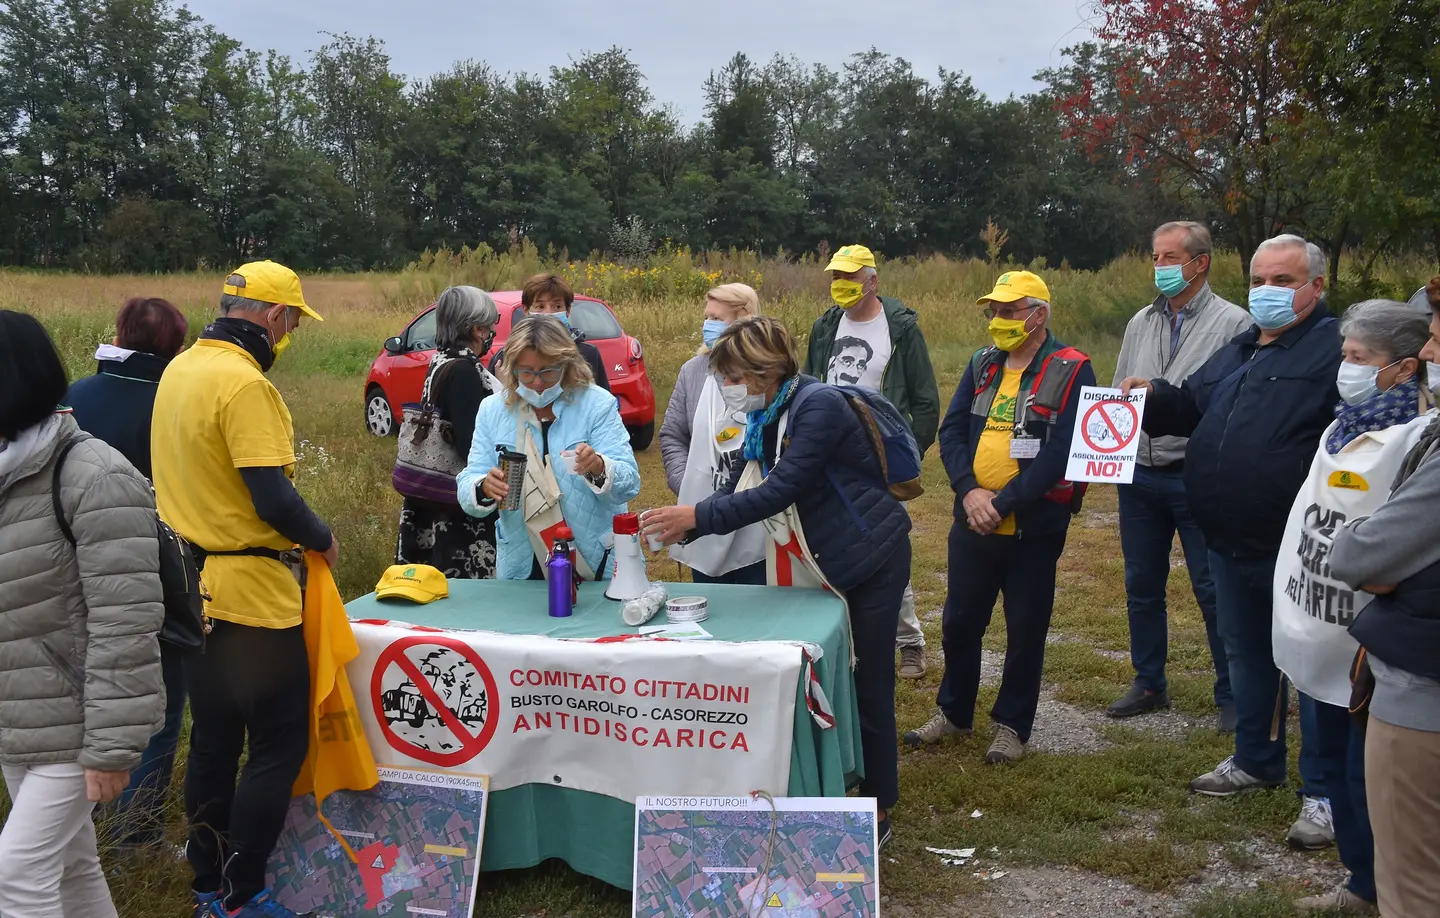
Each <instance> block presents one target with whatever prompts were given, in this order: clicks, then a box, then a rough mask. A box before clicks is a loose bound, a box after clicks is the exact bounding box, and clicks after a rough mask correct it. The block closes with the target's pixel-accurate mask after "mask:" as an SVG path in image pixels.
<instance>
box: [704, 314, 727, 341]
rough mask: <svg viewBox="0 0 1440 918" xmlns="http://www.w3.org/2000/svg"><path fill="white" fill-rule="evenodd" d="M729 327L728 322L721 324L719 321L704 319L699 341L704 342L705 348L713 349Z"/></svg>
mask: <svg viewBox="0 0 1440 918" xmlns="http://www.w3.org/2000/svg"><path fill="white" fill-rule="evenodd" d="M729 327H730V323H729V322H721V321H720V320H719V319H706V320H705V324H704V325H703V326H701V329H700V339H701V340H702V341H704V342H705V346H706V347H714V346H715V342H716V341H717V340H719V338H720V335H721V334H723V333H724V331H725V329H727V328H729Z"/></svg>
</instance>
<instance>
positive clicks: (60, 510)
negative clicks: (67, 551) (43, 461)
mask: <svg viewBox="0 0 1440 918" xmlns="http://www.w3.org/2000/svg"><path fill="white" fill-rule="evenodd" d="M88 439H90V438H89V437H81V438H80V440H88ZM80 440H71V441H70V442H69V443H66V444H65V445H64V446H62V447H60V452H59V454H58V455H56V457H55V468H54V469H53V470H52V471H51V473H50V506H51V508H52V509H53V510H54V511H55V522H57V523H59V524H60V531H61V532H62V533H64V534H65V541H67V542H69V543H70V545H71V546H72V547H73V546H74V545H75V533H74V531H73V530H71V528H70V523H69V522H68V521H66V519H65V508H64V507H62V506H61V505H60V469H61V468H63V467H64V465H65V457H66V456H68V455H70V450H72V449H74V448H75V444H77V443H79V442H80Z"/></svg>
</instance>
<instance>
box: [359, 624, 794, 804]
mask: <svg viewBox="0 0 1440 918" xmlns="http://www.w3.org/2000/svg"><path fill="white" fill-rule="evenodd" d="M353 627H354V630H355V638H356V640H357V642H358V643H359V645H360V655H359V656H358V657H356V658H355V659H354V660H353V661H351V663H350V664H349V666H347V667H346V671H347V672H348V674H349V676H350V684H351V685H353V686H354V687H355V694H356V698H357V701H358V702H359V704H358V707H359V709H360V719H361V721H362V723H363V724H364V727H365V736H366V739H368V740H369V742H370V749H371V751H372V752H373V753H374V755H375V763H376V764H377V765H379V766H382V767H386V766H388V767H394V768H411V767H432V768H434V767H439V768H461V767H462V766H463V770H465V771H467V772H480V773H484V774H488V775H490V776H491V777H490V786H491V788H492V789H493V790H504V789H506V788H510V787H516V786H518V785H521V784H533V783H540V784H548V785H550V786H552V787H569V788H575V789H577V790H583V791H588V792H591V793H597V794H606V795H608V796H611V797H616V798H619V799H621V800H625V801H627V802H629V801H633V800H635V798H637V797H639V796H641V795H643V794H653V793H666V794H678V793H685V794H735V793H748V792H749V791H751V790H754V789H757V788H760V789H766V790H771V789H773V790H775V791H778V792H781V793H783V792H784V791H785V789H786V788H787V787H788V786H789V783H790V751H791V746H792V743H793V738H794V728H795V724H794V719H795V696H796V688H797V685H798V681H799V678H800V669H801V666H802V664H803V662H804V655H803V653H802V651H801V648H800V647H798V646H795V645H793V644H784V643H776V642H756V643H746V644H736V643H725V642H719V641H704V642H695V641H656V640H648V639H642V640H619V641H607V640H600V641H575V640H557V639H553V638H546V637H534V636H527V635H509V634H497V633H493V632H482V631H437V630H434V629H429V628H418V627H411V626H407V625H404V624H403V623H397V622H387V623H376V622H354V623H353Z"/></svg>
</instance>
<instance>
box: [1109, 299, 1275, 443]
mask: <svg viewBox="0 0 1440 918" xmlns="http://www.w3.org/2000/svg"><path fill="white" fill-rule="evenodd" d="M1167 303H1168V301H1167V300H1166V298H1165V297H1164V296H1163V295H1162V296H1158V297H1156V298H1155V301H1154V302H1153V303H1151V304H1150V305H1149V306H1146V307H1145V308H1144V309H1142V310H1140V311H1139V312H1137V313H1136V314H1135V316H1134V318H1132V319H1131V320H1130V324H1129V325H1126V326H1125V340H1124V341H1123V342H1121V344H1120V356H1119V358H1118V359H1117V360H1116V361H1115V383H1114V384H1115V385H1116V386H1119V385H1120V381H1121V380H1123V379H1125V378H1126V377H1128V376H1140V377H1143V378H1145V379H1164V380H1166V381H1167V382H1172V383H1174V384H1175V385H1177V386H1178V385H1180V384H1181V383H1183V382H1184V381H1185V378H1186V377H1187V376H1189V375H1190V374H1191V373H1194V372H1195V371H1196V370H1198V369H1200V368H1201V367H1202V366H1204V365H1205V361H1207V360H1209V359H1210V358H1211V357H1212V356H1214V354H1215V352H1216V351H1218V350H1220V348H1222V347H1224V346H1225V345H1226V344H1227V343H1229V341H1230V339H1232V338H1234V337H1235V336H1236V335H1238V334H1240V333H1241V332H1243V331H1245V330H1246V329H1248V328H1249V327H1250V326H1251V325H1254V324H1255V320H1254V319H1252V318H1250V313H1248V312H1246V311H1245V310H1243V309H1241V308H1240V307H1239V306H1236V305H1235V304H1234V303H1232V302H1230V301H1229V300H1226V299H1223V298H1221V297H1220V296H1218V295H1217V294H1216V293H1215V291H1213V290H1211V289H1210V285H1209V284H1208V283H1207V284H1205V285H1204V286H1202V287H1201V288H1200V289H1199V290H1197V291H1195V295H1194V296H1193V297H1191V298H1190V302H1188V303H1186V304H1185V305H1184V306H1183V307H1182V308H1181V310H1180V311H1181V313H1182V314H1183V315H1184V317H1185V318H1184V319H1183V320H1181V322H1180V346H1179V347H1177V348H1175V350H1174V352H1173V353H1172V352H1171V350H1170V317H1169V316H1168V315H1167V314H1166V312H1165V307H1166V304H1167ZM1185 442H1186V438H1185V437H1156V438H1155V439H1153V440H1152V439H1150V436H1149V435H1148V434H1146V433H1144V432H1143V431H1142V432H1141V434H1140V453H1139V456H1138V457H1137V458H1138V459H1139V460H1140V464H1141V465H1146V466H1151V467H1157V468H1158V467H1162V466H1167V465H1174V464H1175V463H1176V462H1179V461H1181V460H1183V459H1184V458H1185Z"/></svg>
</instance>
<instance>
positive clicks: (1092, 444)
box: [1065, 386, 1145, 484]
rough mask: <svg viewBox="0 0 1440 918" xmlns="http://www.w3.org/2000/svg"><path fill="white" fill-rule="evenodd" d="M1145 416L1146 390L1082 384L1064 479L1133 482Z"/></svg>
mask: <svg viewBox="0 0 1440 918" xmlns="http://www.w3.org/2000/svg"><path fill="white" fill-rule="evenodd" d="M1144 416H1145V390H1144V389H1135V390H1133V391H1132V392H1131V393H1130V394H1129V395H1121V394H1120V390H1119V389H1107V388H1104V387H1102V386H1081V387H1080V410H1079V414H1078V415H1077V416H1076V418H1075V431H1074V433H1072V434H1071V435H1070V461H1069V463H1068V464H1067V465H1066V466H1065V478H1066V479H1067V480H1068V481H1104V482H1109V483H1110V484H1130V482H1132V481H1133V480H1134V479H1135V456H1136V454H1138V453H1139V451H1140V419H1141V418H1142V417H1144Z"/></svg>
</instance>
